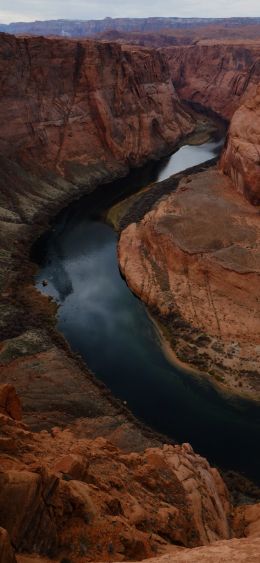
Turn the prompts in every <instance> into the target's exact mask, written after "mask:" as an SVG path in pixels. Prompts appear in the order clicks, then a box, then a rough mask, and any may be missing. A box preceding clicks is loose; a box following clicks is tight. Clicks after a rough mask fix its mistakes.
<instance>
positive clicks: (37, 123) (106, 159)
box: [0, 35, 193, 184]
mask: <svg viewBox="0 0 260 563" xmlns="http://www.w3.org/2000/svg"><path fill="white" fill-rule="evenodd" d="M0 71H1V85H0V91H1V107H0V121H1V126H2V127H1V137H0V154H2V155H5V156H8V157H9V158H12V159H15V160H16V161H17V160H19V161H20V162H22V163H25V162H26V163H27V165H28V163H29V166H30V168H31V169H32V168H34V166H33V165H34V164H35V163H37V166H40V165H41V166H43V167H44V168H45V169H46V168H47V169H49V170H50V169H51V170H56V171H58V173H59V174H62V175H64V176H66V178H67V179H69V180H70V181H72V182H75V183H77V184H79V183H80V182H84V174H85V175H88V174H89V173H90V172H91V167H93V166H95V165H97V164H98V166H99V167H101V166H104V167H105V168H106V167H109V165H110V167H112V166H113V162H115V161H116V163H117V166H120V164H121V165H122V166H125V165H127V166H134V165H139V164H141V163H142V162H144V161H145V160H146V159H148V158H152V157H157V158H158V157H159V156H160V154H163V153H164V152H167V151H169V150H170V147H171V146H174V144H175V143H176V142H177V141H178V140H179V139H180V137H181V135H182V134H185V133H187V132H189V131H190V130H191V129H192V127H193V124H192V120H191V118H190V117H189V116H188V115H187V114H186V113H185V111H184V110H183V108H182V106H181V104H180V102H179V99H178V97H177V95H176V93H175V90H174V88H173V86H172V82H171V79H170V73H169V68H168V65H167V63H166V61H165V60H164V57H163V56H162V55H161V54H160V53H159V52H158V51H153V50H140V49H139V50H137V49H134V48H124V47H121V46H120V45H115V44H108V43H106V44H101V43H98V42H94V41H83V42H76V41H64V40H58V39H56V40H49V39H46V38H25V39H23V38H20V39H18V38H15V37H13V36H10V35H1V38H0ZM17 85H19V95H17V91H16V87H17Z"/></svg>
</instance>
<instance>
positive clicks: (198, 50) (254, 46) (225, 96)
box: [163, 40, 260, 120]
mask: <svg viewBox="0 0 260 563" xmlns="http://www.w3.org/2000/svg"><path fill="white" fill-rule="evenodd" d="M163 52H164V54H165V56H166V58H167V60H168V63H169V66H170V70H171V76H172V80H173V83H174V85H175V87H176V89H177V92H178V94H179V96H180V98H181V99H185V100H187V101H190V102H192V103H194V104H199V105H200V106H202V107H203V108H204V109H205V110H206V109H208V110H210V111H214V112H215V113H217V114H218V115H219V116H221V117H223V118H224V119H227V120H230V118H231V117H232V115H233V113H234V111H235V110H236V109H237V108H238V106H239V105H240V103H241V102H242V100H243V97H244V95H248V94H249V93H250V92H252V93H254V92H255V90H256V87H257V84H258V83H259V79H260V43H259V42H257V41H255V42H249V43H247V42H246V41H243V42H242V41H241V42H239V41H237V42H233V43H232V41H223V40H222V41H216V40H212V41H206V40H205V41H199V42H197V43H196V44H195V45H190V46H187V47H168V48H166V49H163Z"/></svg>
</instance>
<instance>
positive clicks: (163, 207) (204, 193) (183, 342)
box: [118, 168, 260, 400]
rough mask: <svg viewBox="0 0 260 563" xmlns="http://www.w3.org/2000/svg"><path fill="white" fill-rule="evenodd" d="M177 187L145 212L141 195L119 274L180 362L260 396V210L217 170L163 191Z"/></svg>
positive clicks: (125, 236)
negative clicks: (157, 323) (159, 325)
mask: <svg viewBox="0 0 260 563" xmlns="http://www.w3.org/2000/svg"><path fill="white" fill-rule="evenodd" d="M171 184H172V186H173V187H174V177H173V178H172V179H171V178H170V179H169V180H166V181H165V182H164V183H162V184H161V198H160V197H159V200H158V202H157V203H155V205H154V206H152V208H151V209H150V210H149V209H148V210H147V212H145V206H144V205H142V198H141V199H140V203H139V206H140V209H142V214H141V215H139V217H138V220H137V222H134V216H133V222H131V221H129V222H130V224H129V225H128V226H127V227H126V228H125V229H123V231H122V233H121V237H120V241H119V247H118V255H119V262H120V266H121V271H122V273H123V275H124V276H125V278H126V281H127V283H128V284H129V286H130V287H131V289H132V290H133V291H134V293H135V294H137V295H138V296H139V297H140V298H141V299H142V300H143V301H144V302H145V303H146V304H147V305H148V307H149V308H150V310H152V311H153V312H154V313H156V314H157V315H159V317H160V320H161V322H162V326H163V327H164V328H163V332H164V334H165V336H166V340H167V341H169V342H170V343H171V344H172V346H173V349H174V351H175V353H176V354H177V357H178V358H179V359H180V360H181V361H182V362H184V363H188V364H189V365H191V366H194V367H196V368H197V369H198V370H199V371H201V372H205V373H206V374H208V376H209V377H211V378H212V380H213V382H214V381H215V382H216V383H218V384H219V385H222V386H224V387H225V388H226V389H228V390H232V392H235V393H239V394H241V393H242V394H244V395H245V396H250V397H251V398H252V399H258V400H259V399H260V377H259V366H260V346H259V344H260V343H259V334H260V306H259V299H258V291H259V283H260V277H259V276H260V228H259V214H258V210H257V209H256V208H254V207H252V206H251V205H250V204H249V203H248V202H246V201H245V200H244V198H243V197H242V196H239V195H238V194H237V193H236V191H235V190H234V187H233V185H232V183H231V181H230V180H228V179H226V178H225V176H223V175H222V174H221V172H220V171H219V170H217V169H214V168H213V169H209V170H207V171H205V172H198V173H197V174H194V175H188V176H187V175H186V176H185V175H184V176H183V178H182V179H181V180H180V181H179V184H178V187H177V190H176V191H173V192H172V193H171V194H170V195H167V196H163V193H164V192H165V191H166V190H167V187H168V185H171ZM167 191H168V190H167ZM136 207H138V206H136ZM135 213H136V215H137V216H138V209H137V208H136V209H135ZM128 215H129V216H131V210H130V212H129V211H128ZM249 288H250V291H249Z"/></svg>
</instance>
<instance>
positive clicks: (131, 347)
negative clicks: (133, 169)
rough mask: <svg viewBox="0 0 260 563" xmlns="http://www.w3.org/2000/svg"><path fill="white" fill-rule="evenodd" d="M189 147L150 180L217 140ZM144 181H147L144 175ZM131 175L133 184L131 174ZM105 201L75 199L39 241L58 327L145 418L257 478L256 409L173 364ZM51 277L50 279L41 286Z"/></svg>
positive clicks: (119, 186) (259, 430)
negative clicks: (129, 280) (106, 215)
mask: <svg viewBox="0 0 260 563" xmlns="http://www.w3.org/2000/svg"><path fill="white" fill-rule="evenodd" d="M209 145H210V147H209ZM188 149H189V150H188V151H187V147H183V149H180V151H182V154H181V157H180V155H179V153H178V154H177V153H176V154H175V155H173V157H172V158H171V159H170V161H169V162H166V161H164V165H165V168H164V169H163V170H162V169H160V170H158V169H157V171H156V169H155V168H153V170H152V171H151V175H150V178H151V177H152V179H153V181H154V178H156V177H157V178H159V179H163V178H164V177H165V175H166V174H169V173H170V171H171V170H172V168H171V167H172V166H174V170H175V171H177V169H178V167H180V166H181V164H180V162H181V161H180V160H179V159H180V158H181V159H183V155H184V154H185V155H186V156H185V167H187V166H190V163H191V162H192V165H193V163H194V160H195V159H198V153H200V158H203V159H205V158H206V157H207V158H210V157H211V156H212V152H214V150H215V149H216V143H208V144H207V146H204V148H203V147H188ZM198 149H199V150H198ZM180 151H179V152H180ZM209 153H210V154H209ZM205 155H206V156H205ZM182 166H184V164H183V163H182ZM167 170H168V172H167ZM156 174H157V176H156ZM144 176H145V175H144ZM142 179H143V178H141V180H142ZM139 180H140V178H139ZM145 181H146V182H147V183H149V180H148V177H147V173H146V177H145ZM127 182H128V189H129V190H133V189H134V186H133V184H132V185H130V184H129V178H128V179H127ZM115 186H116V189H115ZM135 186H136V183H135ZM109 189H110V188H109V187H107V192H106V197H107V205H108V202H110V203H111V201H114V200H115V198H116V197H117V199H118V198H119V197H120V194H121V193H122V194H125V192H126V189H124V181H121V182H117V183H116V184H114V187H113V186H112V187H111V195H109ZM115 191H116V194H117V195H116V196H115ZM105 199H106V198H104V199H103V200H102V201H103V205H105V203H104V201H105ZM84 201H85V203H84ZM98 209H100V198H99V197H97V196H96V195H93V196H92V197H88V198H87V199H86V200H82V201H80V202H78V203H76V204H73V205H72V206H70V208H69V209H68V210H67V211H65V212H64V213H63V214H61V215H60V217H59V218H58V220H57V223H56V225H55V231H54V232H52V233H51V234H49V235H48V237H45V239H43V240H42V241H41V243H40V245H38V248H37V252H38V255H40V256H41V263H42V265H41V271H40V273H39V276H38V280H37V282H38V284H39V287H41V290H42V291H44V292H46V293H48V294H49V295H52V296H53V297H54V298H55V299H57V300H58V301H59V302H62V305H61V307H60V309H59V317H58V326H59V329H60V330H61V331H62V332H63V334H64V335H65V336H66V338H67V339H68V341H69V342H70V344H71V346H72V348H73V349H74V350H75V351H77V352H79V353H80V354H81V355H82V356H83V357H84V358H85V359H86V361H87V364H88V365H89V367H90V368H91V369H92V370H93V371H94V372H95V373H96V374H97V376H98V377H99V378H100V379H102V380H103V381H104V382H105V383H106V384H107V385H108V386H109V387H110V388H111V389H112V391H113V393H114V394H115V395H117V396H118V397H120V398H121V399H122V400H127V401H128V404H129V407H130V408H131V410H132V411H133V412H134V413H135V414H136V415H137V416H138V417H139V418H141V419H143V420H144V421H145V422H146V423H148V424H149V425H150V426H152V427H153V428H155V429H156V430H159V431H161V432H164V433H166V434H168V435H171V436H172V437H174V438H175V439H177V440H178V441H181V442H182V441H188V442H190V443H191V444H192V445H193V447H194V448H195V449H196V450H197V451H198V452H200V453H201V454H203V455H206V456H207V457H208V459H209V460H211V461H212V462H213V463H217V464H219V465H221V466H222V467H226V468H235V469H238V470H240V471H244V472H245V473H246V474H247V475H248V476H251V477H253V478H255V479H257V478H258V477H259V475H260V460H259V459H256V444H258V443H259V438H260V421H259V410H258V409H256V408H255V407H253V406H252V405H250V404H248V403H246V402H244V401H239V402H237V401H235V400H232V401H231V400H230V401H228V400H225V399H224V398H223V397H222V396H221V395H219V394H218V393H217V392H216V391H215V390H214V388H213V387H212V386H211V385H210V384H209V383H207V382H206V381H205V380H203V379H201V380H200V379H198V380H196V379H194V378H193V377H191V376H190V375H188V374H186V373H184V372H183V371H180V370H178V369H176V368H174V367H173V366H172V365H170V364H169V363H168V361H167V360H166V358H165V357H164V355H163V353H162V351H161V349H160V346H159V343H158V341H157V337H156V334H155V332H154V329H153V326H152V324H151V322H150V320H149V319H148V317H147V315H146V312H145V309H144V307H143V305H142V304H141V302H140V301H138V300H137V299H136V298H135V297H134V296H133V295H132V293H131V292H130V291H129V290H128V288H127V286H126V284H125V282H124V281H123V280H122V278H121V276H120V274H119V271H118V264H117V256H116V242H117V237H116V234H115V233H114V231H113V230H112V229H111V228H110V227H109V226H108V225H105V224H103V223H102V222H100V221H97V220H95V217H96V216H97V211H98ZM93 217H94V219H93ZM46 278H47V279H48V281H49V284H48V286H47V287H45V288H43V287H42V286H41V282H42V280H43V279H46Z"/></svg>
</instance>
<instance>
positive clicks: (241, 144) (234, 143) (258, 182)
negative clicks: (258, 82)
mask: <svg viewBox="0 0 260 563" xmlns="http://www.w3.org/2000/svg"><path fill="white" fill-rule="evenodd" d="M221 167H222V169H223V171H224V172H225V173H226V174H228V175H229V176H230V178H231V179H232V182H233V184H234V186H235V187H236V189H237V190H238V191H239V192H240V193H242V194H244V195H245V196H246V197H247V198H248V199H249V200H250V201H251V202H252V203H253V204H259V203H260V86H258V87H257V91H256V94H255V95H254V96H250V97H249V98H246V99H245V101H244V103H243V104H242V105H241V106H240V107H239V109H238V110H237V111H236V112H235V114H234V116H233V118H232V121H231V125H230V129H229V133H228V138H227V143H226V148H225V150H224V153H223V155H222V158H221Z"/></svg>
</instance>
